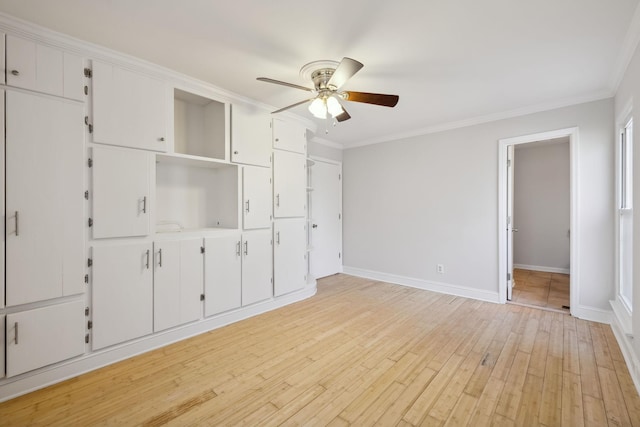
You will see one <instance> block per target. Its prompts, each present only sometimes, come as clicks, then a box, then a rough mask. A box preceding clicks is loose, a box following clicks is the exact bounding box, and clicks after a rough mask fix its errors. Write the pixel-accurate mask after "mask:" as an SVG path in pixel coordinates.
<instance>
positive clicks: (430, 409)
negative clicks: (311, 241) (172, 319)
mask: <svg viewBox="0 0 640 427" xmlns="http://www.w3.org/2000/svg"><path fill="white" fill-rule="evenodd" d="M0 424H2V425H11V426H23V425H29V424H38V425H65V426H69V425H82V426H88V425H98V424H103V425H104V424H108V425H145V426H157V425H164V424H168V425H175V426H183V425H250V426H258V425H281V424H284V425H336V426H337V425H349V424H352V425H357V426H365V425H373V424H378V425H382V426H393V425H400V426H408V425H429V426H431V425H434V426H435V425H471V426H482V425H518V426H520V425H545V426H559V425H566V426H581V425H592V426H604V425H607V424H608V425H616V426H617V425H640V398H639V397H638V394H637V393H636V390H635V388H634V386H633V383H632V380H631V378H630V376H629V373H628V372H627V368H626V366H625V364H624V361H623V358H622V354H621V353H620V349H619V348H618V345H617V343H616V341H615V338H614V336H613V333H612V331H611V329H610V327H609V326H607V325H603V324H598V323H592V322H587V321H584V320H579V319H576V318H573V317H570V316H569V315H566V314H562V313H554V312H548V311H542V310H537V309H534V308H528V307H522V306H517V305H497V304H491V303H485V302H480V301H474V300H469V299H465V298H459V297H453V296H447V295H441V294H436V293H432V292H427V291H421V290H416V289H411V288H406V287H402V286H396V285H390V284H385V283H380V282H373V281H370V280H365V279H359V278H353V277H349V276H345V275H337V276H333V277H329V278H326V279H323V280H321V281H320V282H319V285H318V295H317V296H315V297H313V298H311V299H309V300H306V301H303V302H300V303H297V304H293V305H290V306H288V307H284V308H282V309H279V310H276V311H273V312H270V313H266V314H264V315H261V316H257V317H254V318H251V319H248V320H246V321H243V322H239V323H235V324H233V325H230V326H227V327H225V328H221V329H218V330H215V331H212V332H209V333H206V334H203V335H200V336H197V337H195V338H192V339H189V340H186V341H182V342H180V343H177V344H174V345H171V346H168V347H165V348H162V349H159V350H157V351H153V352H149V353H146V354H144V355H141V356H138V357H135V358H132V359H129V360H126V361H124V362H121V363H118V364H115V365H112V366H109V367H106V368H103V369H100V370H97V371H94V372H91V373H88V374H85V375H83V376H81V377H78V378H75V379H72V380H69V381H66V382H64V383H61V384H58V385H54V386H51V387H49V388H46V389H43V390H40V391H36V392H34V393H31V394H29V395H26V396H23V397H19V398H16V399H13V400H11V401H9V402H5V403H3V404H0Z"/></svg>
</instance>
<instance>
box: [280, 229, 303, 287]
mask: <svg viewBox="0 0 640 427" xmlns="http://www.w3.org/2000/svg"><path fill="white" fill-rule="evenodd" d="M306 223H307V221H306V219H305V218H293V219H279V220H277V221H275V222H274V224H273V236H274V239H273V293H274V295H275V296H280V295H284V294H288V293H289V292H293V291H297V290H299V289H302V288H303V287H304V286H305V284H306V283H307V256H306V254H307V250H306V249H307V228H306Z"/></svg>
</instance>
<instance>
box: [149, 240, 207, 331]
mask: <svg viewBox="0 0 640 427" xmlns="http://www.w3.org/2000/svg"><path fill="white" fill-rule="evenodd" d="M201 247H202V239H189V240H174V241H162V242H155V243H154V277H153V330H154V331H161V330H164V329H168V328H172V327H174V326H178V325H182V324H185V323H188V322H193V321H195V320H198V319H199V318H200V314H201V313H202V302H201V301H200V295H201V294H202V288H203V281H204V279H203V256H202V252H201Z"/></svg>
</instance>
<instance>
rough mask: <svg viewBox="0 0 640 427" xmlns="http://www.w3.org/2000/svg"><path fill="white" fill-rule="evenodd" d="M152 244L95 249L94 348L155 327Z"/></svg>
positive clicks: (131, 337)
mask: <svg viewBox="0 0 640 427" xmlns="http://www.w3.org/2000/svg"><path fill="white" fill-rule="evenodd" d="M151 249H152V248H151V244H150V243H134V244H119V245H111V246H97V247H94V248H93V288H92V291H93V292H92V302H93V329H92V331H93V349H94V350H97V349H100V348H104V347H107V346H110V345H113V344H118V343H121V342H124V341H127V340H131V339H134V338H138V337H141V336H143V335H147V334H150V333H151V332H152V330H153V283H152V277H153V274H152V270H151V264H152V262H153V260H152V259H151V258H152V256H153V255H152V254H151Z"/></svg>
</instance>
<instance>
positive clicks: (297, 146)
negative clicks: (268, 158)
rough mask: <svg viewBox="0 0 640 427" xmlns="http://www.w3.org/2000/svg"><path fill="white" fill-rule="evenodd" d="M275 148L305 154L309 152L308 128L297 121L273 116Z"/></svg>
mask: <svg viewBox="0 0 640 427" xmlns="http://www.w3.org/2000/svg"><path fill="white" fill-rule="evenodd" d="M272 126H273V148H275V149H277V150H285V151H293V152H295V153H300V154H305V153H306V152H307V128H306V127H305V126H304V125H302V124H299V123H296V122H288V121H285V120H282V119H278V118H275V117H274V118H273V124H272Z"/></svg>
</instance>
